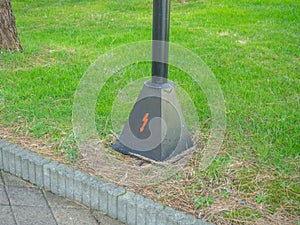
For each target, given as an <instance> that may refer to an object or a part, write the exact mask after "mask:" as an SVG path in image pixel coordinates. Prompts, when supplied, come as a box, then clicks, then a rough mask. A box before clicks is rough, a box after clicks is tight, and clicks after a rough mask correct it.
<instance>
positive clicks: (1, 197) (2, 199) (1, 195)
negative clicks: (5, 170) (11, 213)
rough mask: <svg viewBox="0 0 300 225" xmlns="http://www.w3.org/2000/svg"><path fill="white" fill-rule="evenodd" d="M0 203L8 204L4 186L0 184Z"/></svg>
mask: <svg viewBox="0 0 300 225" xmlns="http://www.w3.org/2000/svg"><path fill="white" fill-rule="evenodd" d="M0 205H9V201H8V197H7V195H6V192H5V188H4V186H0Z"/></svg>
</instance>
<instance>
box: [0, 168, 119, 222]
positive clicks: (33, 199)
mask: <svg viewBox="0 0 300 225" xmlns="http://www.w3.org/2000/svg"><path fill="white" fill-rule="evenodd" d="M52 224H53V225H56V224H58V225H73V224H74V225H83V224H85V225H98V224H101V225H122V224H123V223H121V222H119V221H117V220H114V219H111V218H110V217H108V216H106V215H104V214H102V213H101V212H99V211H95V210H91V209H89V208H87V207H84V206H82V205H79V204H78V203H76V202H73V201H71V200H68V199H65V198H62V197H59V196H57V195H54V194H52V193H51V192H47V191H44V190H43V189H41V188H39V187H37V186H34V185H32V184H30V183H28V182H26V181H23V180H22V179H20V178H18V177H16V176H13V175H11V174H9V173H5V172H3V171H1V170H0V225H52Z"/></svg>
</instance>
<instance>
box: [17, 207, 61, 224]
mask: <svg viewBox="0 0 300 225" xmlns="http://www.w3.org/2000/svg"><path fill="white" fill-rule="evenodd" d="M12 210H13V212H14V214H15V217H16V221H17V224H20V225H37V224H47V225H57V223H56V221H55V219H54V217H53V216H52V213H51V211H50V209H49V208H48V207H30V206H12Z"/></svg>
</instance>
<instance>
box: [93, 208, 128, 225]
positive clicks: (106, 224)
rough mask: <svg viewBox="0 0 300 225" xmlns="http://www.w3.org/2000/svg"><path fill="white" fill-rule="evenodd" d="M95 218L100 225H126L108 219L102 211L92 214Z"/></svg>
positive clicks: (95, 211)
mask: <svg viewBox="0 0 300 225" xmlns="http://www.w3.org/2000/svg"><path fill="white" fill-rule="evenodd" d="M92 214H93V216H94V217H95V218H96V220H97V221H98V223H99V224H101V225H124V223H121V222H120V221H118V220H115V219H113V218H110V217H108V216H107V215H105V214H103V213H102V212H100V211H97V210H94V211H93V212H92Z"/></svg>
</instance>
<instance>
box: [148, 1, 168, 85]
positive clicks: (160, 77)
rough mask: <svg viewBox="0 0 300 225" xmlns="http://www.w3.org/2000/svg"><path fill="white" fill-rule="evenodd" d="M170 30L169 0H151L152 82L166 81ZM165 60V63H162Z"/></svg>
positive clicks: (160, 82)
mask: <svg viewBox="0 0 300 225" xmlns="http://www.w3.org/2000/svg"><path fill="white" fill-rule="evenodd" d="M169 31H170V0H153V30H152V40H153V45H152V82H153V83H158V84H162V83H166V82H167V79H168V63H167V62H168V52H169V45H168V41H169ZM162 62H166V63H162Z"/></svg>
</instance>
